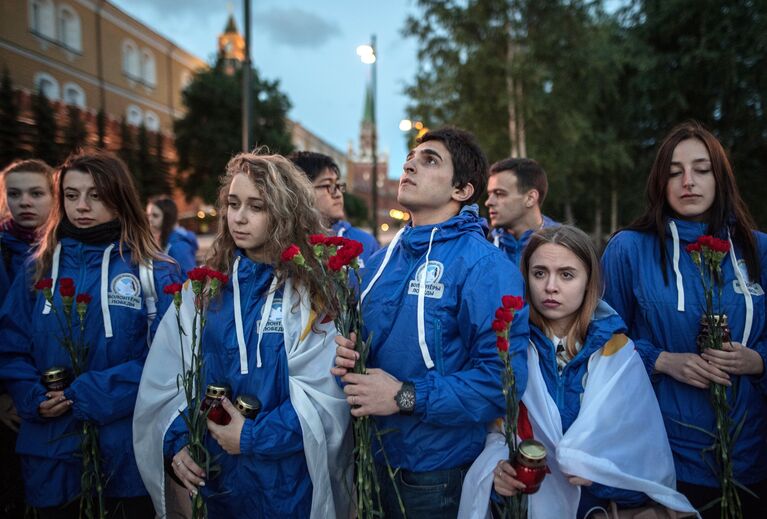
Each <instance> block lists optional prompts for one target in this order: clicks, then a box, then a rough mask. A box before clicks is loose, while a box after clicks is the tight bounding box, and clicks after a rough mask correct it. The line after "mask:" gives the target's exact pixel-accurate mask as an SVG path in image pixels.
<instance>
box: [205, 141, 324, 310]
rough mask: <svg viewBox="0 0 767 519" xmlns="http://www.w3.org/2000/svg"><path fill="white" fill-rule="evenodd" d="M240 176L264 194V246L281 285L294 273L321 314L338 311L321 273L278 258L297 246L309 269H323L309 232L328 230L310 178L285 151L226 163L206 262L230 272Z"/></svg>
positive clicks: (240, 157)
mask: <svg viewBox="0 0 767 519" xmlns="http://www.w3.org/2000/svg"><path fill="white" fill-rule="evenodd" d="M240 174H242V175H247V176H248V178H249V179H250V180H251V181H252V182H253V183H254V184H255V186H256V187H257V188H258V190H259V191H261V193H262V194H263V199H264V204H265V207H266V213H267V215H268V217H269V233H270V238H269V240H268V241H267V242H266V243H265V245H264V252H265V255H266V257H267V258H268V259H269V262H270V263H271V264H272V266H274V268H275V273H276V275H277V276H278V278H277V279H278V281H279V283H280V284H282V283H284V282H285V279H286V278H287V277H288V276H290V277H291V278H292V279H293V280H294V281H295V282H296V283H297V284H298V285H302V286H304V287H306V288H307V289H308V290H309V293H310V294H311V299H312V306H313V307H314V309H315V310H316V311H317V312H318V313H320V312H326V313H329V314H331V315H334V314H335V313H336V312H337V310H338V303H337V302H336V301H335V299H334V298H333V297H332V296H331V295H329V294H327V293H326V290H325V289H324V287H323V285H322V283H321V280H320V279H319V278H318V276H316V275H311V274H310V272H308V271H307V270H306V269H304V268H301V267H298V266H296V265H295V264H294V263H293V262H289V263H284V262H281V261H280V256H281V253H282V251H284V250H285V249H286V248H288V246H290V245H291V244H295V245H297V246H298V247H299V248H300V249H301V253H302V255H303V256H304V258H305V259H306V262H307V263H308V264H309V266H310V267H311V269H312V270H313V271H314V272H320V265H319V264H318V263H317V260H316V258H315V257H314V254H313V252H312V248H311V246H310V245H309V235H311V234H316V233H321V232H322V231H324V230H325V229H324V228H323V226H322V223H321V221H322V220H321V216H320V214H319V212H318V211H317V210H316V209H315V208H314V189H313V188H312V184H311V182H309V180H308V179H307V177H306V175H305V174H304V173H303V172H302V171H301V170H299V169H298V168H297V167H296V166H295V165H293V163H292V162H290V161H289V160H288V159H286V158H285V157H283V156H281V155H266V154H258V153H240V154H239V155H236V156H234V157H233V158H232V159H231V160H230V161H229V163H228V164H227V165H226V174H225V175H224V176H223V177H222V179H221V188H220V189H219V192H218V214H219V220H218V222H219V223H218V232H217V233H216V238H215V239H214V241H213V246H212V247H211V251H210V253H209V255H208V259H207V264H208V266H210V267H212V268H215V269H218V270H220V271H222V272H231V268H232V258H233V257H234V253H235V251H236V250H237V245H236V244H235V243H234V239H233V238H232V235H231V234H230V232H229V223H228V220H227V209H228V203H227V202H228V196H229V187H230V186H231V184H232V180H234V177H235V176H236V175H240ZM232 275H235V273H232Z"/></svg>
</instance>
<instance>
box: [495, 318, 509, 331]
mask: <svg viewBox="0 0 767 519" xmlns="http://www.w3.org/2000/svg"><path fill="white" fill-rule="evenodd" d="M505 329H506V322H505V321H502V320H500V319H495V320H494V321H493V331H494V332H495V333H502V332H503V331H504V330H505Z"/></svg>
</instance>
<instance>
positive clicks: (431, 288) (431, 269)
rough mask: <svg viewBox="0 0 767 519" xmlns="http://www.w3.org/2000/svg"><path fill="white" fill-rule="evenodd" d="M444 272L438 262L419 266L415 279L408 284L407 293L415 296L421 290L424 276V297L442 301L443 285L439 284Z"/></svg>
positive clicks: (443, 268) (443, 267)
mask: <svg viewBox="0 0 767 519" xmlns="http://www.w3.org/2000/svg"><path fill="white" fill-rule="evenodd" d="M444 272H445V266H444V265H442V263H440V262H439V261H429V264H428V265H421V266H420V267H418V270H417V271H416V273H415V279H411V280H410V283H408V289H407V293H408V295H411V296H417V295H418V293H419V291H420V289H421V280H422V279H423V278H424V276H426V279H425V282H426V285H425V286H426V290H425V292H424V294H423V295H424V297H431V298H432V299H442V295H443V294H444V292H445V285H444V284H442V283H440V282H439V280H440V279H441V278H442V274H443V273H444Z"/></svg>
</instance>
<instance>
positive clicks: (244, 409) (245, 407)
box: [234, 395, 261, 420]
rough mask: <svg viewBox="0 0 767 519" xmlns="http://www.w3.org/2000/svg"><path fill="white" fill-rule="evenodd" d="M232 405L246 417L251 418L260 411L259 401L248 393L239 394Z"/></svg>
mask: <svg viewBox="0 0 767 519" xmlns="http://www.w3.org/2000/svg"><path fill="white" fill-rule="evenodd" d="M234 407H236V408H237V410H238V411H239V412H240V414H242V416H244V417H245V418H247V419H250V420H252V419H253V418H255V417H256V416H257V415H258V412H259V411H261V401H260V400H259V399H258V398H256V397H254V396H250V395H240V396H238V397H237V400H235V401H234Z"/></svg>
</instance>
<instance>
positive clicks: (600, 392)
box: [458, 338, 695, 519]
mask: <svg viewBox="0 0 767 519" xmlns="http://www.w3.org/2000/svg"><path fill="white" fill-rule="evenodd" d="M626 341H627V342H626V343H625V344H623V345H622V347H621V346H617V347H618V348H619V349H618V350H617V351H615V348H614V347H610V348H608V347H607V346H606V347H603V348H601V349H600V350H599V351H597V352H595V353H594V354H593V355H592V356H591V358H590V359H589V365H588V379H587V380H588V382H587V384H586V388H585V391H584V394H583V401H582V402H581V409H580V412H579V413H578V417H577V418H576V420H575V422H573V424H572V425H571V426H570V428H569V429H568V430H567V433H565V434H564V435H563V434H562V419H561V417H560V415H559V410H558V409H557V406H556V404H555V403H554V401H553V400H552V398H551V396H550V395H549V393H548V391H547V389H546V383H545V381H544V380H543V375H542V374H541V371H540V365H539V360H538V351H537V350H536V349H535V347H534V346H533V344H532V343H530V345H529V346H528V351H527V369H528V377H529V378H528V382H527V388H526V389H525V393H524V395H523V397H522V401H523V402H524V403H525V406H526V407H527V410H528V413H529V416H530V421H531V423H532V426H533V434H534V436H535V439H537V440H538V441H540V442H542V443H543V444H544V445H545V446H546V450H547V452H548V453H549V456H548V465H549V468H550V469H551V474H548V475H547V476H546V478H545V479H544V480H543V484H542V485H541V488H540V490H539V491H538V492H537V493H535V494H532V495H531V496H530V501H529V507H528V517H530V518H532V519H548V518H552V517H557V518H562V519H568V518H574V517H576V513H577V511H578V503H579V501H580V488H579V487H577V486H574V485H571V484H570V483H569V482H568V480H567V476H568V475H575V476H579V477H582V478H585V479H588V480H590V481H594V482H596V483H601V484H603V485H608V486H611V487H615V488H622V489H625V490H634V491H638V492H644V493H645V494H647V495H648V496H649V497H650V499H652V500H654V501H656V502H658V503H660V504H662V505H664V506H667V507H668V508H670V509H672V510H676V511H678V512H695V509H694V508H693V507H692V505H691V504H690V502H689V501H688V500H687V498H685V497H684V496H683V495H682V494H680V493H679V492H677V491H676V490H675V488H676V473H675V470H674V462H673V459H672V455H671V448H670V447H669V444H668V437H667V436H666V429H665V427H664V425H663V417H662V416H661V413H660V408H659V407H658V402H657V400H656V399H655V393H654V392H653V389H652V385H651V384H650V381H649V379H648V377H647V373H646V371H645V368H644V366H643V364H642V361H641V360H640V359H639V356H638V354H637V353H636V351H635V349H634V343H633V342H632V341H631V340H630V339H627V338H626ZM611 344H614V343H613V341H611V342H610V343H608V345H611ZM608 349H609V351H607V350H608ZM507 457H508V448H507V447H506V445H505V443H504V438H503V436H502V435H500V434H498V433H491V434H490V435H489V436H488V438H487V441H486V444H485V450H484V451H483V452H482V454H480V456H479V457H478V458H477V460H476V461H475V462H474V464H473V465H472V466H471V469H470V470H469V472H468V474H467V475H466V479H465V480H464V483H463V493H462V496H461V505H460V511H459V514H458V517H459V519H469V518H472V519H484V518H485V517H489V515H488V513H489V509H488V505H489V498H490V491H491V489H492V486H493V470H494V469H495V467H496V465H497V463H498V461H500V460H502V459H506V458H507Z"/></svg>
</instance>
